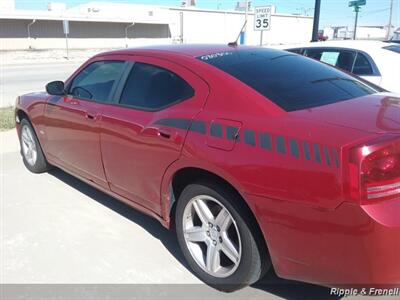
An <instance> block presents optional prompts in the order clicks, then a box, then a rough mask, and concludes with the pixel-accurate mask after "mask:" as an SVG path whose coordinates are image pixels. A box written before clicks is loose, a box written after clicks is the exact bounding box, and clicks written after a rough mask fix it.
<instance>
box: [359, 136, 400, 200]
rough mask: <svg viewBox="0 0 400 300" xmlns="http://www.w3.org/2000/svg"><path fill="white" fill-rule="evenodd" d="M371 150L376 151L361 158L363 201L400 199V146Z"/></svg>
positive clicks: (394, 144) (396, 144)
mask: <svg viewBox="0 0 400 300" xmlns="http://www.w3.org/2000/svg"><path fill="white" fill-rule="evenodd" d="M370 148H371V150H372V151H373V150H375V151H373V152H372V153H370V154H367V155H366V156H364V157H363V158H361V165H360V183H361V184H360V189H361V200H364V201H369V200H370V201H372V200H386V199H393V198H399V199H400V144H398V143H393V144H390V145H385V146H383V148H380V149H374V148H375V147H373V146H372V147H370ZM364 154H365V153H364Z"/></svg>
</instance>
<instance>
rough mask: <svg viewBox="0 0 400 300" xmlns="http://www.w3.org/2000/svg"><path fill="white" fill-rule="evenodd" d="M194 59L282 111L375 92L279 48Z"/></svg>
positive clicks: (332, 70) (246, 50) (333, 69)
mask: <svg viewBox="0 0 400 300" xmlns="http://www.w3.org/2000/svg"><path fill="white" fill-rule="evenodd" d="M198 59H199V60H201V61H203V62H204V63H208V64H210V65H212V66H214V67H216V68H218V69H220V70H222V71H224V72H225V73H228V74H229V75H231V76H233V77H235V78H236V79H238V80H240V81H242V82H243V83H245V84H246V85H248V86H249V87H251V88H253V89H254V90H256V91H257V92H258V93H260V94H261V95H263V96H264V97H266V98H267V99H269V100H271V101H272V102H274V103H275V104H277V105H278V106H280V107H281V108H283V109H284V110H286V111H295V110H301V109H305V108H311V107H317V106H321V105H326V104H330V103H335V102H339V101H345V100H348V99H353V98H357V97H361V96H365V95H369V94H373V93H376V92H377V91H376V90H375V89H374V88H372V87H371V86H369V85H367V84H364V83H362V82H361V81H359V80H357V79H356V78H355V77H352V76H350V75H348V74H346V73H344V72H341V71H339V70H337V69H335V68H332V67H330V66H327V65H325V64H321V63H320V62H317V61H314V60H312V59H309V58H307V57H304V56H300V55H296V54H292V53H288V52H284V51H279V50H273V49H266V48H259V49H235V50H232V51H228V52H223V53H220V54H219V55H203V56H200V57H198ZM244 105H245V104H244Z"/></svg>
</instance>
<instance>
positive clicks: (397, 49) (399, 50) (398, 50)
mask: <svg viewBox="0 0 400 300" xmlns="http://www.w3.org/2000/svg"><path fill="white" fill-rule="evenodd" d="M383 49H386V50H389V51H393V52H396V53H400V45H399V46H397V45H391V46H386V47H383Z"/></svg>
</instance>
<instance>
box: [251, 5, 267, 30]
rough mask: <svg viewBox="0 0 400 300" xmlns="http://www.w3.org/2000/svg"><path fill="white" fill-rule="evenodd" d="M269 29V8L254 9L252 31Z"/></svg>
mask: <svg viewBox="0 0 400 300" xmlns="http://www.w3.org/2000/svg"><path fill="white" fill-rule="evenodd" d="M270 28H271V6H259V7H255V8H254V30H255V31H263V30H269V29H270Z"/></svg>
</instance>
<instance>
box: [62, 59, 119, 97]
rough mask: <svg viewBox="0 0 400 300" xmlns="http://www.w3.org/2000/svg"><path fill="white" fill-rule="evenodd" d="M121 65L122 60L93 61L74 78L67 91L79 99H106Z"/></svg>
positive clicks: (117, 76) (117, 77) (116, 78)
mask: <svg viewBox="0 0 400 300" xmlns="http://www.w3.org/2000/svg"><path fill="white" fill-rule="evenodd" d="M123 66H124V62H122V61H98V62H94V63H92V64H90V65H89V66H87V67H86V68H85V69H84V70H83V71H81V72H80V73H79V74H78V75H77V76H76V77H75V78H74V80H73V82H72V84H71V86H70V88H69V93H70V94H71V95H73V96H74V97H77V98H81V99H93V100H98V101H108V100H109V99H110V92H111V89H112V87H113V85H114V83H115V81H116V80H118V79H119V77H120V75H121V72H122V69H123Z"/></svg>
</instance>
